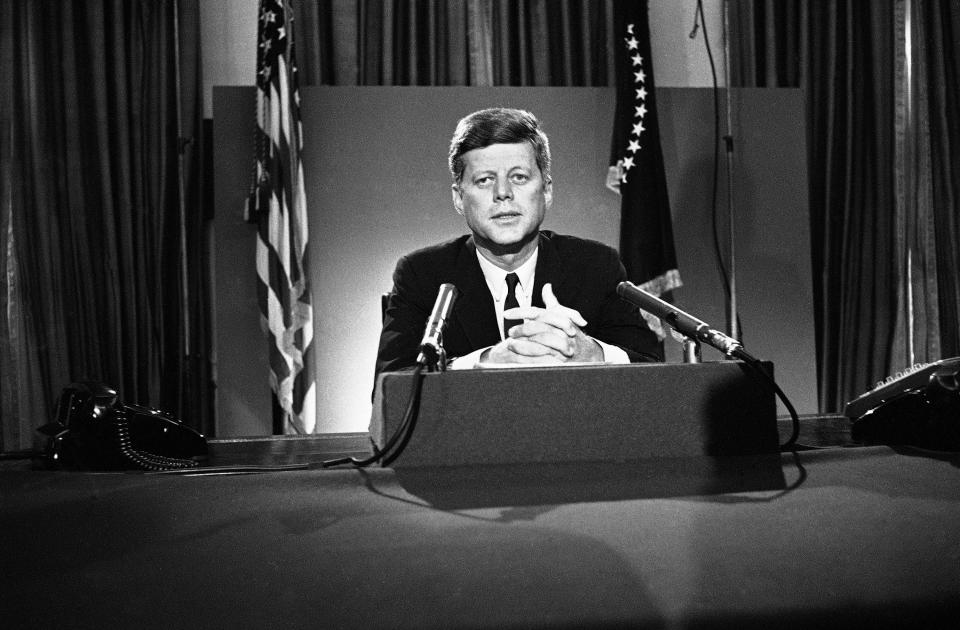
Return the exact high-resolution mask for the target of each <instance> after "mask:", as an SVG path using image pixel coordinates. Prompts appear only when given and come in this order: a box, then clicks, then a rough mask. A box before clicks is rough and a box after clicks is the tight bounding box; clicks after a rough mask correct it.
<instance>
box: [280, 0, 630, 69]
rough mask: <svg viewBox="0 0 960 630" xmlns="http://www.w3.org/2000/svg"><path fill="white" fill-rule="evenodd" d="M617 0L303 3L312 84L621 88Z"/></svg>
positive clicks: (302, 44)
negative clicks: (615, 45)
mask: <svg viewBox="0 0 960 630" xmlns="http://www.w3.org/2000/svg"><path fill="white" fill-rule="evenodd" d="M613 2H614V0H600V1H596V0H451V1H449V2H436V1H435V0H301V1H300V2H298V3H297V11H298V16H301V17H300V18H298V20H297V23H296V25H295V29H296V37H297V41H298V46H299V48H300V50H302V51H304V52H303V53H302V54H301V57H302V58H303V60H304V61H303V62H302V63H301V68H300V72H301V76H302V78H303V80H304V84H305V85H472V86H490V85H516V86H522V85H553V86H561V85H567V86H591V85H592V86H607V85H613V82H614V76H613V73H614V71H613V59H614V57H613V49H612V47H611V45H610V39H611V35H610V33H611V30H612V25H611V19H612V12H613V9H612V6H613Z"/></svg>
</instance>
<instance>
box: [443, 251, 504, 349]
mask: <svg viewBox="0 0 960 630" xmlns="http://www.w3.org/2000/svg"><path fill="white" fill-rule="evenodd" d="M454 277H455V278H456V280H455V281H454V284H455V286H456V287H457V289H459V290H460V297H459V298H458V299H457V302H456V304H454V307H453V310H454V313H456V318H455V320H456V322H457V324H458V325H459V326H460V329H461V333H462V334H463V336H464V337H466V338H467V340H469V342H470V345H471V346H472V347H474V348H483V347H486V346H492V345H494V344H496V343H499V341H500V328H499V324H498V323H497V321H496V320H497V318H496V310H495V308H494V306H493V297H492V296H491V295H490V290H489V289H488V288H487V282H486V280H485V279H484V277H483V271H481V270H480V263H479V262H477V249H476V246H475V245H474V244H473V237H470V238H469V239H467V241H466V243H464V246H463V247H462V248H461V249H460V253H459V255H458V256H457V262H456V269H455V271H454Z"/></svg>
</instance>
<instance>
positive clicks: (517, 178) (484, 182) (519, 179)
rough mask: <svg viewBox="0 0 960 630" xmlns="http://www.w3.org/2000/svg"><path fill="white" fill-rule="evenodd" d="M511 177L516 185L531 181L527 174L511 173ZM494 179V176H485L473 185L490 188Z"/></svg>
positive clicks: (476, 180)
mask: <svg viewBox="0 0 960 630" xmlns="http://www.w3.org/2000/svg"><path fill="white" fill-rule="evenodd" d="M509 177H510V181H511V183H514V184H526V183H527V182H528V181H530V176H529V175H527V174H526V173H511V174H510V176H509ZM494 179H495V178H494V177H493V176H492V175H485V176H483V177H478V178H477V179H475V180H473V183H474V185H475V186H480V187H484V186H490V185H491V184H493V181H494Z"/></svg>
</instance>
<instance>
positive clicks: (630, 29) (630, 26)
mask: <svg viewBox="0 0 960 630" xmlns="http://www.w3.org/2000/svg"><path fill="white" fill-rule="evenodd" d="M627 34H628V35H633V24H627Z"/></svg>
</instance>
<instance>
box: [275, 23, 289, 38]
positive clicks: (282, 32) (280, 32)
mask: <svg viewBox="0 0 960 630" xmlns="http://www.w3.org/2000/svg"><path fill="white" fill-rule="evenodd" d="M286 36H287V30H286V29H285V28H283V27H282V26H281V27H280V28H278V29H277V39H283V38H284V37H286Z"/></svg>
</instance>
